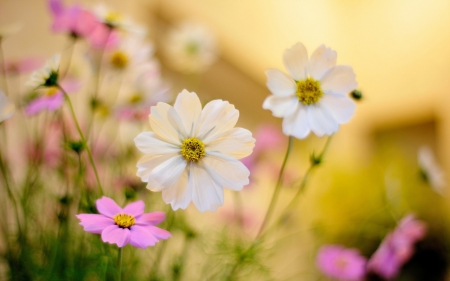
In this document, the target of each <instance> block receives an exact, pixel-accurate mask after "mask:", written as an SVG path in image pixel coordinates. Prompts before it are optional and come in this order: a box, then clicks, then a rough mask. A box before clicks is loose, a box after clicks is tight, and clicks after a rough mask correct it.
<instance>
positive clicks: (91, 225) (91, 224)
mask: <svg viewBox="0 0 450 281" xmlns="http://www.w3.org/2000/svg"><path fill="white" fill-rule="evenodd" d="M77 218H78V219H80V221H81V222H80V225H82V226H83V227H84V230H85V231H87V232H90V233H95V234H101V233H102V231H103V230H104V229H105V228H106V227H108V226H112V225H115V223H114V221H113V220H112V219H110V218H108V217H105V216H103V215H97V214H79V215H77Z"/></svg>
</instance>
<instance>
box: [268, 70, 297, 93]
mask: <svg viewBox="0 0 450 281" xmlns="http://www.w3.org/2000/svg"><path fill="white" fill-rule="evenodd" d="M266 76H267V84H266V85H267V88H269V91H270V92H271V93H272V94H274V95H276V96H279V97H286V96H290V95H294V94H295V91H297V85H296V84H295V81H294V79H292V78H291V77H289V76H287V75H286V74H284V73H283V72H281V71H279V70H278V69H268V70H266Z"/></svg>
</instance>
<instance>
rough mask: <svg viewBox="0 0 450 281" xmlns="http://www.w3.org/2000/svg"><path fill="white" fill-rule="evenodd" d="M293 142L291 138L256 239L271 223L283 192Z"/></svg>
mask: <svg viewBox="0 0 450 281" xmlns="http://www.w3.org/2000/svg"><path fill="white" fill-rule="evenodd" d="M292 142H293V137H292V136H290V137H289V143H288V147H287V150H286V155H285V156H284V160H283V164H282V165H281V170H280V173H279V174H278V180H277V185H276V186H275V191H274V192H273V196H272V200H271V201H270V205H269V208H268V209H267V213H266V216H265V217H264V220H263V222H262V224H261V227H260V229H259V231H258V234H257V235H256V239H257V238H259V237H260V235H261V233H262V231H263V230H264V227H265V226H266V224H267V223H268V222H269V219H270V216H271V215H272V212H273V210H274V208H275V204H276V201H277V199H278V196H279V194H280V190H281V182H282V181H283V174H284V168H285V167H286V163H287V160H288V157H289V154H290V152H291V149H292Z"/></svg>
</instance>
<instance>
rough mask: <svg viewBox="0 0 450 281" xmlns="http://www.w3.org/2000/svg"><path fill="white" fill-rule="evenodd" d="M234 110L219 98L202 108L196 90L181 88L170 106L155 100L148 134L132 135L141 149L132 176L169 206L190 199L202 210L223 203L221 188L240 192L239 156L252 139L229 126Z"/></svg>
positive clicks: (243, 174)
mask: <svg viewBox="0 0 450 281" xmlns="http://www.w3.org/2000/svg"><path fill="white" fill-rule="evenodd" d="M238 117H239V111H238V110H236V109H235V108H234V106H233V105H231V104H230V103H228V102H226V101H222V100H213V101H211V102H209V103H208V104H206V105H205V107H204V108H203V109H202V105H201V103H200V100H199V98H198V97H197V95H196V94H195V93H190V92H188V91H186V90H183V91H182V92H181V93H180V94H179V95H178V97H177V99H176V101H175V104H174V106H173V107H172V106H170V105H168V104H166V103H162V102H160V103H158V104H157V105H156V106H152V107H151V113H150V116H149V119H150V126H151V128H152V130H153V132H144V133H141V134H139V135H138V136H137V137H136V138H135V139H134V141H135V143H136V146H137V147H138V148H139V150H140V151H142V152H143V153H145V154H146V155H145V156H143V157H142V158H141V159H140V160H139V162H138V164H137V167H138V172H137V175H138V176H139V177H141V179H142V181H144V182H148V184H147V188H148V189H150V190H151V191H162V197H163V200H164V201H165V202H166V203H170V204H171V205H172V208H173V209H174V210H177V209H179V208H181V209H185V208H187V207H188V205H189V203H190V202H191V201H192V202H194V205H195V206H196V207H197V208H198V209H199V210H200V211H201V212H204V211H206V210H210V211H215V210H216V209H217V207H219V206H221V205H223V200H224V194H223V188H228V189H231V190H241V189H242V188H243V186H244V185H246V184H248V183H249V180H248V177H249V175H250V172H249V170H248V169H247V168H246V167H245V165H244V164H242V163H241V162H240V161H239V160H238V159H241V158H243V157H246V156H248V155H250V154H251V152H252V149H253V147H254V145H255V139H254V138H253V137H252V134H251V132H250V131H248V130H246V129H243V128H234V125H235V124H236V122H237V120H238Z"/></svg>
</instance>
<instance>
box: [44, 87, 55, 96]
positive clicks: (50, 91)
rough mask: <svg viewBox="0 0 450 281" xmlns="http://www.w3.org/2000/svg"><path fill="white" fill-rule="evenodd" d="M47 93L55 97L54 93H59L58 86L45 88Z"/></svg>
mask: <svg viewBox="0 0 450 281" xmlns="http://www.w3.org/2000/svg"><path fill="white" fill-rule="evenodd" d="M45 90H46V91H45V95H46V96H47V97H53V96H54V95H56V93H58V88H57V87H49V88H47V89H45Z"/></svg>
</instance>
